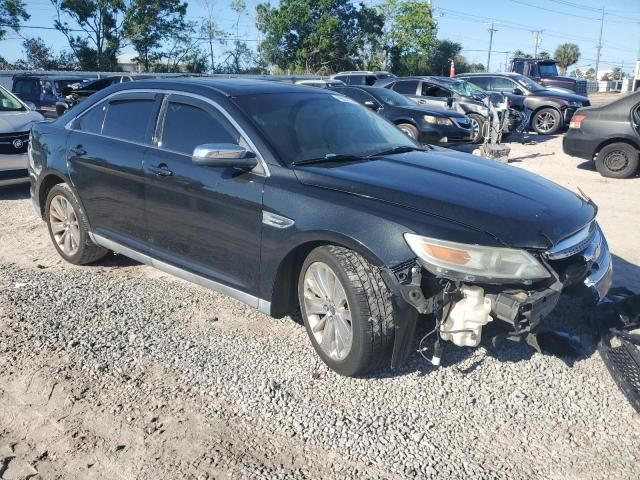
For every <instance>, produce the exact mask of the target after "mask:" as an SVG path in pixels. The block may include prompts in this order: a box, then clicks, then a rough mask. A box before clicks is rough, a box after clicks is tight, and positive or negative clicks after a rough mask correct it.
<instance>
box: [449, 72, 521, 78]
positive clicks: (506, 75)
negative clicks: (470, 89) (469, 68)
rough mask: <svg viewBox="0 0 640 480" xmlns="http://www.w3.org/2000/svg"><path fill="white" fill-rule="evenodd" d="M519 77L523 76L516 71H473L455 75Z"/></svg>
mask: <svg viewBox="0 0 640 480" xmlns="http://www.w3.org/2000/svg"><path fill="white" fill-rule="evenodd" d="M487 76H493V77H521V76H523V75H522V74H521V73H518V72H493V73H490V72H474V73H459V74H458V75H456V77H487Z"/></svg>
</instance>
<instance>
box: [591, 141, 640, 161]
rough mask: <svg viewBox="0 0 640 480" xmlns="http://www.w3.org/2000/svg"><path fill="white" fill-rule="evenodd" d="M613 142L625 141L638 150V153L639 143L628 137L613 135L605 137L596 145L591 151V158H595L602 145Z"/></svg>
mask: <svg viewBox="0 0 640 480" xmlns="http://www.w3.org/2000/svg"><path fill="white" fill-rule="evenodd" d="M614 143H625V144H627V145H629V146H631V147H633V148H635V149H636V150H637V151H638V155H640V144H639V143H638V142H634V141H633V140H631V139H630V138H624V137H614V138H607V139H606V140H603V141H602V142H601V143H599V144H598V146H597V147H596V148H595V150H594V151H593V155H592V158H595V157H596V156H597V155H598V154H599V153H600V151H601V150H602V149H603V148H604V147H607V146H609V145H613V144H614Z"/></svg>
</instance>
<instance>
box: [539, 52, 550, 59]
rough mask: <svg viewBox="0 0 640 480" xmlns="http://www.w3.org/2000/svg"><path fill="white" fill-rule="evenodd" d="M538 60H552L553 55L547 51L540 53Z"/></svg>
mask: <svg viewBox="0 0 640 480" xmlns="http://www.w3.org/2000/svg"><path fill="white" fill-rule="evenodd" d="M538 58H541V59H543V60H551V54H550V53H549V52H547V51H545V50H542V51H540V52H538Z"/></svg>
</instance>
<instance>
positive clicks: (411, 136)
mask: <svg viewBox="0 0 640 480" xmlns="http://www.w3.org/2000/svg"><path fill="white" fill-rule="evenodd" d="M400 130H402V131H403V132H404V133H405V134H406V135H407V136H409V138H413V139H414V140H416V136H415V134H414V133H413V132H412V131H411V130H409V129H408V128H403V127H400Z"/></svg>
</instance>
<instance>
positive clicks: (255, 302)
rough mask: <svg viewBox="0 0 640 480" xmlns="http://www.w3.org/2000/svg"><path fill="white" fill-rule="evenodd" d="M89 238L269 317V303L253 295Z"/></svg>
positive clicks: (100, 238)
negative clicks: (233, 299) (232, 299)
mask: <svg viewBox="0 0 640 480" xmlns="http://www.w3.org/2000/svg"><path fill="white" fill-rule="evenodd" d="M89 237H90V238H91V240H92V241H93V242H94V243H95V244H97V245H100V246H101V247H104V248H106V249H108V250H112V251H114V252H116V253H119V254H120V255H124V256H125V257H129V258H132V259H133V260H136V261H138V262H140V263H144V264H145V265H149V266H151V267H154V268H157V269H158V270H161V271H163V272H165V273H168V274H169V275H173V276H175V277H178V278H182V279H183V280H186V281H187V282H191V283H195V284H196V285H200V286H202V287H206V288H210V289H211V290H214V291H216V292H219V293H222V294H223V295H227V296H229V297H231V298H235V299H236V300H239V301H241V302H242V303H246V304H247V305H249V306H250V307H253V308H256V309H258V310H259V311H260V312H262V313H264V314H266V315H271V302H268V301H267V300H264V299H262V298H258V297H254V296H253V295H249V294H248V293H246V292H243V291H241V290H238V289H235V288H233V287H229V286H228V285H224V284H222V283H218V282H216V281H213V280H210V279H208V278H205V277H203V276H200V275H197V274H195V273H192V272H189V271H187V270H183V269H182V268H179V267H176V266H174V265H171V264H169V263H166V262H163V261H161V260H158V259H156V258H153V257H151V256H149V255H147V254H144V253H141V252H138V251H137V250H134V249H132V248H129V247H126V246H124V245H122V244H120V243H118V242H114V241H113V240H110V239H108V238H106V237H103V236H102V235H97V234H95V233H90V234H89Z"/></svg>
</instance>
